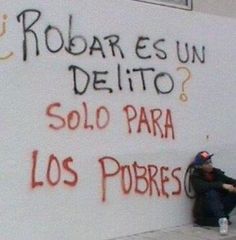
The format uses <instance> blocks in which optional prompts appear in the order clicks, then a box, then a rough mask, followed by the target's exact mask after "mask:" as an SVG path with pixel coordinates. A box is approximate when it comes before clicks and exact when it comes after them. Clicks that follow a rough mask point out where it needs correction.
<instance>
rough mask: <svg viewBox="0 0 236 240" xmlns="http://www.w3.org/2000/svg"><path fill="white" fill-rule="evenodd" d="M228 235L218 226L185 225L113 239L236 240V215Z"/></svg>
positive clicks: (232, 218) (232, 219)
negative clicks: (221, 232) (219, 230)
mask: <svg viewBox="0 0 236 240" xmlns="http://www.w3.org/2000/svg"><path fill="white" fill-rule="evenodd" d="M231 221H232V225H230V226H229V233H228V235H227V236H221V235H220V234H219V232H218V228H217V227H216V228H213V227H204V228H203V227H199V226H193V225H184V226H180V227H174V228H168V229H161V230H158V231H153V232H147V233H140V234H136V235H132V236H126V237H120V238H114V239H112V240H218V239H224V240H236V215H234V216H232V217H231Z"/></svg>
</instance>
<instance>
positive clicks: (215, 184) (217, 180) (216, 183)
mask: <svg viewBox="0 0 236 240" xmlns="http://www.w3.org/2000/svg"><path fill="white" fill-rule="evenodd" d="M212 174H213V175H214V180H213V181H208V180H207V179H206V177H205V174H204V172H203V170H202V169H198V168H195V169H194V171H193V173H192V174H191V176H190V181H191V185H192V186H193V189H194V191H195V193H196V195H197V196H199V195H202V194H204V193H205V192H207V191H209V190H212V189H215V190H224V189H223V184H224V183H226V184H232V185H236V180H235V179H233V178H230V177H228V176H226V175H225V174H224V172H223V171H221V170H220V169H218V168H213V172H212Z"/></svg>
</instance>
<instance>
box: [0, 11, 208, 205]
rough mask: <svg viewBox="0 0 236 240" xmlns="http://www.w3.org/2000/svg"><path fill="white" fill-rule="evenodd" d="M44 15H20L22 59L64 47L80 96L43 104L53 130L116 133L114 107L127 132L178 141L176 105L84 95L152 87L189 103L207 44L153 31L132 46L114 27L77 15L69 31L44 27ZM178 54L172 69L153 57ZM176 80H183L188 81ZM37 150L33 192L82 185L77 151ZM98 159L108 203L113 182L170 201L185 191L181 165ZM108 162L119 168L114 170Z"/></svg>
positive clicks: (71, 88) (127, 191) (73, 88)
mask: <svg viewBox="0 0 236 240" xmlns="http://www.w3.org/2000/svg"><path fill="white" fill-rule="evenodd" d="M43 16H44V18H47V19H48V20H49V22H50V17H49V16H45V15H43V14H42V12H41V11H40V10H38V9H25V10H23V11H22V12H20V13H18V14H17V15H16V16H15V20H16V24H17V27H18V28H19V29H20V33H21V35H20V37H19V38H18V39H17V40H15V41H20V43H21V50H20V53H21V55H20V56H16V57H18V58H19V60H20V61H22V62H23V63H26V62H27V63H28V62H31V61H33V60H34V59H39V58H44V56H48V55H54V54H58V53H63V54H62V55H63V56H70V57H71V58H68V59H70V60H71V63H70V64H68V63H67V64H68V65H67V66H65V69H66V70H65V69H64V70H63V71H66V74H67V76H68V78H69V81H68V79H66V81H67V82H68V88H67V89H65V91H67V92H68V93H69V94H70V95H73V96H75V97H76V98H77V99H78V101H80V102H79V104H78V106H77V108H68V105H66V104H65V102H62V101H57V100H55V101H52V102H49V103H48V105H47V106H46V107H45V109H44V112H45V115H44V117H45V118H46V120H47V125H46V126H45V127H46V128H47V130H49V131H50V132H52V133H54V134H57V133H59V132H60V131H68V132H72V131H73V132H78V133H79V132H80V131H83V132H85V133H87V134H93V132H96V131H99V132H102V131H104V132H105V131H110V128H109V127H110V125H111V122H112V119H113V117H112V116H113V114H114V111H118V112H119V114H120V115H121V116H122V121H123V123H124V124H123V126H124V129H122V133H123V134H126V135H127V136H130V137H132V136H139V137H142V135H145V136H148V137H150V138H152V139H156V138H158V139H159V140H161V141H165V140H169V142H171V141H175V139H176V136H178V132H177V131H176V127H175V111H174V109H172V108H171V106H170V107H168V108H167V107H165V108H164V107H161V106H143V105H138V104H137V105H135V104H133V103H132V104H131V103H129V102H127V103H126V104H124V105H123V106H121V107H120V108H119V109H111V107H109V106H105V105H103V104H99V103H98V104H97V106H94V105H93V106H92V107H91V104H90V102H89V101H86V100H85V97H86V96H88V95H89V94H91V93H92V94H94V95H98V96H101V97H102V96H104V95H106V96H111V97H113V96H114V97H117V95H116V94H117V93H119V94H121V95H122V94H123V95H126V94H127V93H130V94H132V93H133V92H138V93H140V96H146V95H148V94H149V93H150V92H152V93H153V96H154V97H156V98H161V97H164V96H167V97H170V98H173V97H176V95H178V97H177V98H176V101H180V103H186V102H188V100H189V99H190V98H191V96H189V95H188V88H189V87H190V86H191V81H192V80H193V76H192V72H191V69H190V68H191V66H192V65H198V66H203V65H204V64H205V63H206V57H207V56H206V47H205V45H204V44H200V45H199V44H196V43H193V42H189V41H183V40H178V39H175V40H173V39H169V38H167V37H165V36H161V37H159V38H155V39H154V38H153V37H152V36H151V35H150V36H149V35H148V34H145V35H144V34H142V33H140V35H139V36H137V37H136V38H134V39H133V42H132V43H131V44H130V45H131V46H132V49H127V48H126V47H125V46H124V45H123V44H122V43H123V42H124V41H125V36H123V35H122V34H117V33H116V32H115V31H114V32H111V33H110V34H109V35H104V36H101V35H99V34H97V33H93V35H92V36H91V35H90V36H87V35H86V34H83V33H81V32H80V31H79V29H77V27H76V26H77V24H76V23H75V20H74V18H73V15H71V14H68V16H67V21H68V25H67V26H68V27H67V29H65V28H60V27H59V26H57V25H56V24H50V23H48V21H47V24H46V25H44V24H45V21H42V19H43ZM7 17H8V16H7V15H6V14H5V15H3V17H2V31H1V35H0V37H3V35H5V33H6V29H7V27H6V23H7ZM39 26H40V27H39ZM167 43H168V44H167ZM12 55H13V52H9V53H7V54H6V55H3V57H2V59H3V58H4V59H8V58H10V57H11V56H12ZM78 57H79V58H83V57H86V59H97V60H98V61H99V62H100V63H104V64H103V66H102V68H101V64H100V65H99V67H98V68H96V66H93V68H92V69H91V66H88V64H84V63H83V62H80V63H78V62H77V61H76V60H77V59H78ZM58 58H60V55H58ZM111 59H116V60H117V61H116V63H109V61H110V60H111ZM127 59H136V60H137V61H139V64H137V65H136V64H134V65H132V64H130V65H127V61H125V60H127ZM172 59H175V62H176V66H175V68H174V69H173V68H172V69H170V70H168V69H163V70H162V69H161V67H160V66H161V64H159V65H158V66H157V64H154V63H153V61H157V62H158V63H165V62H168V61H169V60H172ZM150 60H153V61H150ZM108 65H109V67H107V66H108ZM52 71H53V68H52ZM177 79H181V82H178V81H177ZM179 89H180V90H179ZM30 154H31V172H30V173H29V176H30V177H29V179H30V180H29V182H30V186H31V189H32V190H34V191H36V190H37V189H40V188H44V187H45V186H49V187H57V186H62V185H63V186H66V187H69V188H75V187H78V185H79V184H80V182H81V181H83V176H82V175H81V173H80V171H79V169H78V168H77V166H76V165H77V164H76V161H77V158H76V157H75V156H73V153H72V154H71V155H68V156H65V157H63V158H62V159H61V158H60V157H58V156H57V154H56V153H52V154H49V156H47V157H46V159H44V158H45V156H44V155H42V154H41V150H40V149H32V152H31V153H30ZM96 160H97V169H98V171H99V172H100V182H101V196H100V199H101V201H102V202H105V201H107V199H108V195H109V192H110V191H111V188H110V187H109V183H110V180H112V181H113V180H115V181H117V184H118V186H119V188H120V189H119V190H120V191H121V192H122V193H123V194H124V195H131V194H135V195H139V196H149V197H164V198H166V199H170V198H172V197H175V196H178V195H180V194H181V193H182V180H181V175H182V169H181V167H180V166H178V165H175V166H168V165H158V164H156V163H155V164H154V163H147V162H145V164H144V163H142V162H140V161H138V160H137V161H132V162H131V163H129V164H127V163H124V162H123V161H122V160H121V159H117V158H116V157H114V156H110V155H107V154H106V153H104V156H102V157H99V158H98V159H96ZM41 162H43V163H44V168H43V169H44V170H43V171H44V174H43V176H39V172H41V171H42V169H41V168H39V163H41ZM108 165H112V166H113V170H112V171H111V170H110V169H109V168H108V167H107V166H108ZM170 188H171V190H170Z"/></svg>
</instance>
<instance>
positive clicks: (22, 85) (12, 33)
mask: <svg viewBox="0 0 236 240" xmlns="http://www.w3.org/2000/svg"><path fill="white" fill-rule="evenodd" d="M26 9H31V11H28V12H25V15H24V16H25V18H23V11H24V10H26ZM32 9H35V10H38V11H40V12H41V16H40V18H39V19H38V20H37V21H36V16H37V15H36V12H32ZM1 14H6V15H7V19H5V20H4V19H3V18H1V23H2V27H1V29H2V31H1V33H2V35H1V55H0V57H1V58H2V59H1V62H0V64H1V75H0V81H1V88H0V101H1V106H0V113H1V114H0V132H1V145H0V153H1V161H0V169H1V174H0V189H1V198H0V201H1V202H0V203H1V204H0V206H1V208H0V215H1V217H0V236H1V239H11V240H19V239H22V240H23V239H24V240H31V239H34V240H42V239H45V240H54V239H55V240H56V239H66V240H75V239H80V240H84V239H86V240H87V239H91V240H93V239H96V240H99V239H108V238H112V237H116V236H120V235H121V234H124V235H128V234H133V233H137V232H144V231H149V230H154V229H160V228H163V227H168V226H176V225H181V224H185V223H189V222H190V221H191V216H190V215H191V202H190V201H189V200H188V199H187V198H186V196H185V193H184V190H183V189H184V186H183V185H184V183H183V176H184V172H185V169H186V167H187V165H188V163H189V162H190V161H191V160H192V158H193V157H194V155H195V154H196V153H197V152H198V151H199V150H202V149H207V150H209V151H211V152H214V153H215V160H214V162H215V165H216V166H218V167H223V168H224V169H225V170H226V171H227V172H228V173H229V174H231V175H232V174H233V173H234V172H235V170H236V169H235V168H236V167H235V166H234V164H232V163H233V160H234V158H235V151H234V146H235V143H236V137H235V130H236V127H235V125H234V118H235V116H236V110H235V97H234V96H235V94H234V93H235V90H236V89H235V86H236V85H235V79H236V73H235V64H234V63H235V60H236V55H235V52H234V49H235V44H236V40H235V38H234V36H233V34H232V33H233V32H234V30H235V25H236V22H235V21H233V20H230V19H227V18H220V17H215V16H209V15H204V14H197V13H195V12H189V11H180V10H176V9H173V8H164V7H161V6H157V5H151V4H145V3H141V2H135V1H128V0H127V1H113V0H109V1H105V0H99V1H96V4H94V1H92V0H81V1H76V2H71V1H70V2H68V1H63V0H53V1H50V3H49V2H47V3H46V2H36V1H31V0H25V1H21V3H16V2H15V1H13V0H9V1H7V2H5V3H1ZM70 14H71V15H72V16H73V19H72V31H71V37H74V36H80V37H77V38H76V39H74V42H73V43H74V48H72V50H71V51H73V52H80V51H82V49H83V48H84V47H85V46H86V45H85V43H86V44H88V46H91V45H93V44H92V43H93V42H94V39H95V40H96V39H99V41H98V40H97V41H95V42H94V46H93V47H92V48H91V49H89V48H88V47H87V49H86V51H85V52H84V53H81V54H80V55H77V56H73V55H72V54H69V53H68V52H67V51H65V48H64V47H68V42H69V40H68V35H69V33H68V25H69V15H70ZM17 16H19V17H18V20H17V18H16V17H17ZM34 20H35V23H34ZM23 23H25V25H24V26H23ZM4 24H5V26H4ZM49 25H50V26H51V27H52V30H50V28H48V26H49ZM4 28H5V30H4ZM24 29H25V32H24V31H23V30H24ZM59 29H60V31H59ZM27 30H31V32H30V31H27ZM45 31H46V33H47V31H48V33H49V35H48V38H47V40H48V42H47V43H48V47H49V48H50V49H51V50H55V51H56V50H58V52H57V53H52V52H50V51H49V50H48V48H47V46H46V44H45V34H44V33H45ZM24 33H25V35H24ZM34 34H36V35H34ZM60 34H61V35H60ZM109 35H116V36H119V42H118V43H117V44H116V46H114V49H112V48H111V47H110V46H109V41H108V40H104V38H105V37H106V36H109ZM24 36H25V38H26V41H27V42H26V45H25V46H26V49H27V51H26V54H27V55H26V56H25V58H26V59H25V60H23V52H24V51H23V48H22V44H23V40H24ZM35 36H37V39H38V48H39V54H38V56H36V51H35V50H36V47H35V46H36V41H35ZM141 36H142V37H143V40H142V41H140V42H139V44H138V45H137V40H138V39H139V38H140V37H141ZM61 37H62V38H63V39H64V42H62V41H61ZM95 37H96V38H95ZM111 39H112V41H114V39H115V38H114V37H113V38H111ZM158 40H159V42H157V41H158ZM177 42H179V43H180V49H179V50H180V51H179V54H180V55H181V57H182V58H183V59H184V58H185V56H186V55H185V54H186V51H185V47H184V46H185V44H187V45H188V49H189V54H190V58H189V61H187V62H186V63H182V62H181V61H180V59H179V58H178V51H177ZM99 43H100V44H101V45H99ZM153 44H154V46H155V47H153ZM62 45H63V46H62ZM60 46H61V47H62V48H61V50H60V51H59V48H60ZM136 46H138V48H137V51H136V52H135V47H136ZM99 49H100V51H99ZM101 49H102V50H103V54H104V56H105V57H103V56H102V51H101ZM193 49H195V50H196V51H197V53H198V55H199V58H200V60H199V59H198V58H197V57H196V55H195V58H193V57H192V56H193V55H192V53H193V51H194V50H193ZM112 50H114V52H113V51H112ZM121 52H122V54H123V55H122V54H121ZM90 53H91V54H90ZM113 55H114V56H113ZM122 56H124V57H123V58H122ZM140 56H142V57H146V59H141V58H140ZM149 56H150V58H149ZM161 58H163V59H161ZM71 65H76V66H78V67H80V68H82V69H83V71H84V72H82V71H81V70H80V71H77V72H76V73H77V79H76V81H77V84H78V85H77V87H78V90H79V91H80V92H81V91H83V88H84V86H85V84H86V82H87V76H88V75H86V74H85V71H86V72H87V73H89V76H90V82H89V85H88V89H87V90H86V92H85V93H84V94H81V95H79V94H77V95H76V94H75V92H74V90H73V87H74V85H73V74H72V73H73V72H72V71H69V70H68V67H69V66H71ZM119 68H120V73H118V72H119V71H118V69H119ZM139 68H145V69H149V70H148V71H147V70H146V72H144V81H145V87H146V89H144V83H143V82H142V79H141V74H140V70H133V69H139ZM94 71H97V72H98V71H100V73H99V74H97V80H96V81H95V86H93V81H94V75H93V74H92V73H93V72H94ZM163 72H164V73H165V74H164V77H161V73H163ZM168 76H171V78H172V81H170V78H169V77H168ZM187 78H188V81H186V80H187ZM119 79H120V82H119ZM184 81H185V84H184ZM130 83H132V87H133V91H132V90H131V88H130ZM155 83H156V88H155ZM119 84H121V85H119ZM94 87H95V88H104V87H105V88H109V89H112V90H113V92H112V93H109V91H108V90H95V89H94ZM121 88H122V89H121ZM157 88H159V90H161V91H162V92H165V93H166V94H163V93H157ZM182 88H184V91H185V93H186V94H187V96H188V100H187V101H186V102H183V101H181V100H180V99H179V95H180V94H181V89H182ZM127 105H132V107H129V108H128V109H129V116H128V117H129V119H130V128H131V129H130V131H131V132H129V128H128V127H129V125H128V123H129V121H127V116H126V112H125V111H124V109H125V106H127ZM86 107H87V109H86ZM153 109H156V110H153ZM73 110H74V111H73ZM71 111H73V112H71ZM135 111H136V115H135ZM78 112H79V114H80V123H78V122H76V116H77V117H78ZM86 112H87V113H86ZM69 113H70V114H69ZM151 113H153V114H154V116H153V118H154V119H156V120H153V121H152V120H151V119H152V118H151ZM160 113H162V115H161V116H160ZM68 114H69V116H68ZM108 116H109V121H108ZM62 117H63V119H64V120H63V119H62ZM157 118H159V119H158V120H157ZM68 119H69V120H70V122H69V123H70V124H71V125H70V126H71V128H73V127H74V128H75V126H76V124H77V123H78V124H79V126H78V128H77V129H74V130H71V129H69V128H68V125H65V126H64V127H62V126H63V121H66V123H67V120H68ZM106 122H107V125H106V126H105V123H106ZM91 124H92V125H93V129H90V128H89V127H88V125H91ZM55 128H60V129H55ZM154 128H155V131H156V135H155V132H154ZM138 129H140V132H139V130H138ZM161 133H162V134H163V137H161ZM102 159H103V160H102ZM99 160H100V161H99ZM103 164H104V165H103ZM103 166H104V168H102V167H103ZM104 171H105V172H104ZM104 173H105V174H106V176H105V175H104ZM131 183H132V184H131ZM122 186H123V188H122Z"/></svg>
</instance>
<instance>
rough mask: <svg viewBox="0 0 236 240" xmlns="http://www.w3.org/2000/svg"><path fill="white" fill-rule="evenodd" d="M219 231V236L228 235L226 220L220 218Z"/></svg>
mask: <svg viewBox="0 0 236 240" xmlns="http://www.w3.org/2000/svg"><path fill="white" fill-rule="evenodd" d="M219 227H220V229H219V231H220V235H227V234H228V230H229V227H228V219H227V218H220V219H219Z"/></svg>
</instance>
